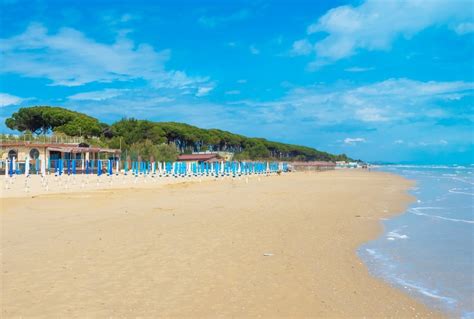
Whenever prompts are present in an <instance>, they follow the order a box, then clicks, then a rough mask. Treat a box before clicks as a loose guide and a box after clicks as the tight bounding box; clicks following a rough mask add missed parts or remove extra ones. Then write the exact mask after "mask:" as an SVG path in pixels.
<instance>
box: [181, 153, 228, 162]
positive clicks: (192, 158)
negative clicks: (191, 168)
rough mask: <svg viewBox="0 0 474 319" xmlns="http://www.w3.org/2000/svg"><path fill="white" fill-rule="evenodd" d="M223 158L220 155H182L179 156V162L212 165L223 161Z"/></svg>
mask: <svg viewBox="0 0 474 319" xmlns="http://www.w3.org/2000/svg"><path fill="white" fill-rule="evenodd" d="M221 160H222V159H221V157H220V156H219V155H218V154H214V153H209V154H181V155H179V156H178V162H188V163H192V162H195V163H211V162H219V161H221Z"/></svg>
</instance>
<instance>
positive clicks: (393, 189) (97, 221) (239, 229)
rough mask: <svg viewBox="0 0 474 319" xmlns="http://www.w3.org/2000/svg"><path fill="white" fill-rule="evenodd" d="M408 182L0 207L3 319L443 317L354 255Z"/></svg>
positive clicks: (145, 193)
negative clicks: (73, 318) (33, 318)
mask: <svg viewBox="0 0 474 319" xmlns="http://www.w3.org/2000/svg"><path fill="white" fill-rule="evenodd" d="M412 184H413V183H412V182H410V181H408V180H406V179H404V178H403V177H400V176H398V175H394V174H390V173H381V172H365V171H351V170H347V171H345V170H343V171H330V172H322V173H291V174H286V175H283V176H270V177H263V176H262V177H261V181H258V180H257V178H253V179H251V180H250V181H249V183H248V184H247V183H246V182H245V181H244V180H243V179H242V180H237V179H235V180H232V179H231V178H230V179H226V180H223V181H216V182H214V181H213V180H203V181H202V183H199V182H197V181H196V182H189V181H187V180H184V181H183V180H179V179H178V183H173V184H159V187H152V186H151V185H150V184H148V185H147V187H141V186H140V185H138V186H137V188H134V189H129V190H124V189H103V190H101V191H94V190H92V191H85V190H84V191H81V192H68V193H62V194H47V195H38V196H36V195H29V196H28V197H21V198H2V206H5V209H2V211H4V212H3V213H2V214H1V217H2V229H4V230H5V233H4V234H3V235H2V239H3V240H2V250H4V251H5V253H4V255H3V257H2V265H4V267H5V269H3V270H2V282H4V283H5V288H3V290H4V291H2V295H4V296H8V297H5V300H4V304H3V307H2V308H3V309H4V310H3V313H2V314H3V315H4V316H5V317H8V316H18V315H24V316H30V315H38V314H41V315H44V316H45V317H46V316H57V315H63V316H64V315H78V316H85V315H86V316H100V317H102V316H122V317H128V316H145V317H147V316H163V317H169V316H184V317H193V316H211V317H213V316H224V317H232V316H240V317H259V316H262V317H306V316H313V317H314V316H326V317H327V316H333V317H334V316H339V317H348V316H385V317H400V316H410V317H415V316H421V317H428V316H430V317H433V316H435V317H437V316H440V317H441V316H442V315H441V314H440V313H437V312H435V311H432V310H430V309H428V308H426V306H424V305H422V304H421V303H420V302H418V301H416V300H414V299H413V298H412V297H411V296H409V295H407V294H406V293H405V292H402V291H400V290H398V289H397V288H395V287H393V286H391V285H390V283H388V282H385V281H383V280H382V279H379V278H376V277H373V276H372V275H370V274H369V272H368V268H367V266H366V265H365V263H363V261H362V260H361V259H360V258H359V256H358V254H357V249H358V248H359V247H360V246H361V245H363V244H364V243H367V242H369V241H371V240H374V239H376V238H378V237H379V236H381V234H383V225H382V223H381V221H380V219H381V218H388V217H393V216H396V215H400V214H402V213H403V212H404V209H405V208H406V207H407V206H408V204H409V203H410V201H412V200H413V196H411V195H409V194H408V193H407V190H408V188H409V187H410V185H412ZM153 185H156V184H153ZM165 185H166V186H167V187H164V186H165ZM157 186H158V185H157ZM127 192H128V193H129V194H128V195H129V196H127V195H126V194H127ZM183 194H184V195H186V196H183ZM229 194H233V195H234V196H229ZM32 196H33V197H34V198H32ZM85 199H87V200H85ZM155 199H159V200H157V201H156V202H155ZM243 199H247V200H246V201H245V200H243ZM88 201H91V202H93V203H94V205H93V208H94V209H91V208H90V207H91V205H87V203H84V202H88ZM66 203H67V204H68V205H66ZM35 204H36V205H35ZM11 206H15V210H13V209H11ZM65 206H66V207H68V212H67V213H64V212H63V211H62V209H61V208H62V207H65ZM31 207H38V209H35V210H37V212H35V213H33V212H32V211H31ZM85 207H89V210H92V212H85V211H84V208H85ZM81 208H82V209H81ZM351 209H353V211H351ZM348 210H349V211H348ZM97 212H103V214H102V215H97ZM334 212H336V213H337V214H336V215H335V214H334ZM38 215H41V216H38ZM86 226H87V227H86ZM40 228H41V229H40ZM136 229H139V230H140V232H138V233H136V231H135V230H136ZM66 230H68V231H66ZM116 232H120V233H121V234H126V235H128V237H126V238H129V239H130V241H126V240H123V239H122V238H121V237H118V236H117V235H116ZM20 234H23V235H20ZM99 235H100V236H99ZM98 236H99V237H98ZM51 242H53V243H55V245H49V246H48V245H46V243H51ZM15 248H16V249H15ZM39 252H41V254H40V253H39ZM81 254H84V255H83V256H81ZM48 256H49V257H50V258H51V260H53V261H52V262H51V260H50V263H49V265H48V266H45V265H44V264H43V263H44V262H45V260H46V259H45V258H46V257H48ZM71 260H72V261H74V262H73V263H70V261H71ZM138 261H140V262H138ZM59 264H62V267H65V268H61V267H59ZM31 265H33V266H31ZM77 265H82V267H76V266H77ZM13 266H15V267H13ZM31 268H33V269H34V271H33V274H30V273H29V272H31ZM53 270H56V271H58V272H59V274H57V273H55V272H54V271H53ZM5 271H7V273H5ZM93 274H94V275H95V277H96V280H91V278H90V276H91V275H93ZM114 274H115V275H114ZM58 280H59V283H57V282H58ZM38 281H40V282H42V283H43V284H44V286H45V287H43V285H41V284H39V283H38ZM52 282H55V283H56V284H54V285H53V286H51V287H46V286H47V285H50V284H51V283H52ZM151 283H153V285H152V284H151ZM125 288H127V289H125ZM22 289H27V290H29V291H30V294H33V295H35V296H36V297H37V299H34V298H28V296H26V297H25V296H23V297H22V298H20V296H19V295H18V294H19V293H20V292H21V290H22ZM92 289H94V290H98V291H99V292H100V293H94V292H92V291H91V290H92ZM124 289H125V290H127V292H128V293H131V296H132V298H127V297H126V296H128V294H127V293H124V292H123V291H122V290H124ZM117 290H118V291H117ZM349 290H350V291H349ZM64 295H65V296H68V298H66V299H64ZM129 297H130V296H129ZM137 297H141V298H137ZM381 298H382V299H384V300H380V299H381ZM157 300H159V301H157ZM99 301H100V302H99ZM151 301H153V302H151ZM27 302H29V303H31V306H30V307H26V303H27ZM121 302H122V303H125V304H124V305H121ZM46 305H48V306H49V307H46ZM25 308H28V309H25Z"/></svg>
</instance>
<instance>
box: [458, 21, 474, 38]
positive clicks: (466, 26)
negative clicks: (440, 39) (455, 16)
mask: <svg viewBox="0 0 474 319" xmlns="http://www.w3.org/2000/svg"><path fill="white" fill-rule="evenodd" d="M454 31H456V33H457V34H460V35H464V34H468V33H471V32H474V23H473V22H464V23H460V24H458V25H457V26H455V27H454Z"/></svg>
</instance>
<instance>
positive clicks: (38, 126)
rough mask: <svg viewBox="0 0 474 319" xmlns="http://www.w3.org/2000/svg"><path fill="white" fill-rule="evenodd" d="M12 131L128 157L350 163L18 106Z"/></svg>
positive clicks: (257, 143) (268, 144)
mask: <svg viewBox="0 0 474 319" xmlns="http://www.w3.org/2000/svg"><path fill="white" fill-rule="evenodd" d="M5 124H6V126H7V127H8V128H10V129H12V130H18V131H20V132H32V133H34V134H38V135H39V134H49V133H54V134H58V133H59V134H65V135H67V136H83V137H85V138H86V139H87V141H88V142H89V143H91V144H95V145H98V146H103V147H110V148H121V149H122V150H123V151H124V153H125V154H130V155H131V156H134V157H135V156H138V155H137V154H140V156H142V158H144V159H146V158H145V157H151V156H153V157H154V158H155V159H158V158H163V157H166V160H172V159H173V158H175V157H176V156H177V154H178V153H192V152H202V151H226V152H233V153H235V156H234V158H235V159H237V160H249V159H250V160H257V159H278V160H290V161H291V160H302V161H313V160H321V161H350V160H351V159H350V158H349V157H347V156H346V155H345V154H340V155H334V154H330V153H327V152H322V151H319V150H316V149H314V148H310V147H306V146H300V145H292V144H285V143H279V142H273V141H268V140H266V139H263V138H250V137H245V136H243V135H239V134H234V133H230V132H227V131H223V130H219V129H202V128H198V127H196V126H192V125H188V124H184V123H176V122H153V121H148V120H138V119H134V118H123V119H121V120H120V121H117V122H115V123H113V124H112V125H108V124H106V123H101V122H100V121H99V120H98V119H96V118H94V117H91V116H89V115H86V114H83V113H80V112H75V111H71V110H68V109H65V108H62V107H52V106H33V107H25V108H20V109H19V110H18V111H17V112H15V113H13V114H12V116H11V117H10V118H7V119H6V120H5Z"/></svg>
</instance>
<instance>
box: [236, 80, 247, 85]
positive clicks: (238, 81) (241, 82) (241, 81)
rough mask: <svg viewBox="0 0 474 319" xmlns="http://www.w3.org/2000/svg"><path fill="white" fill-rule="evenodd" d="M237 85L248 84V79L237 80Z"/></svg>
mask: <svg viewBox="0 0 474 319" xmlns="http://www.w3.org/2000/svg"><path fill="white" fill-rule="evenodd" d="M237 83H239V84H245V83H247V80H246V79H241V80H237Z"/></svg>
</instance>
